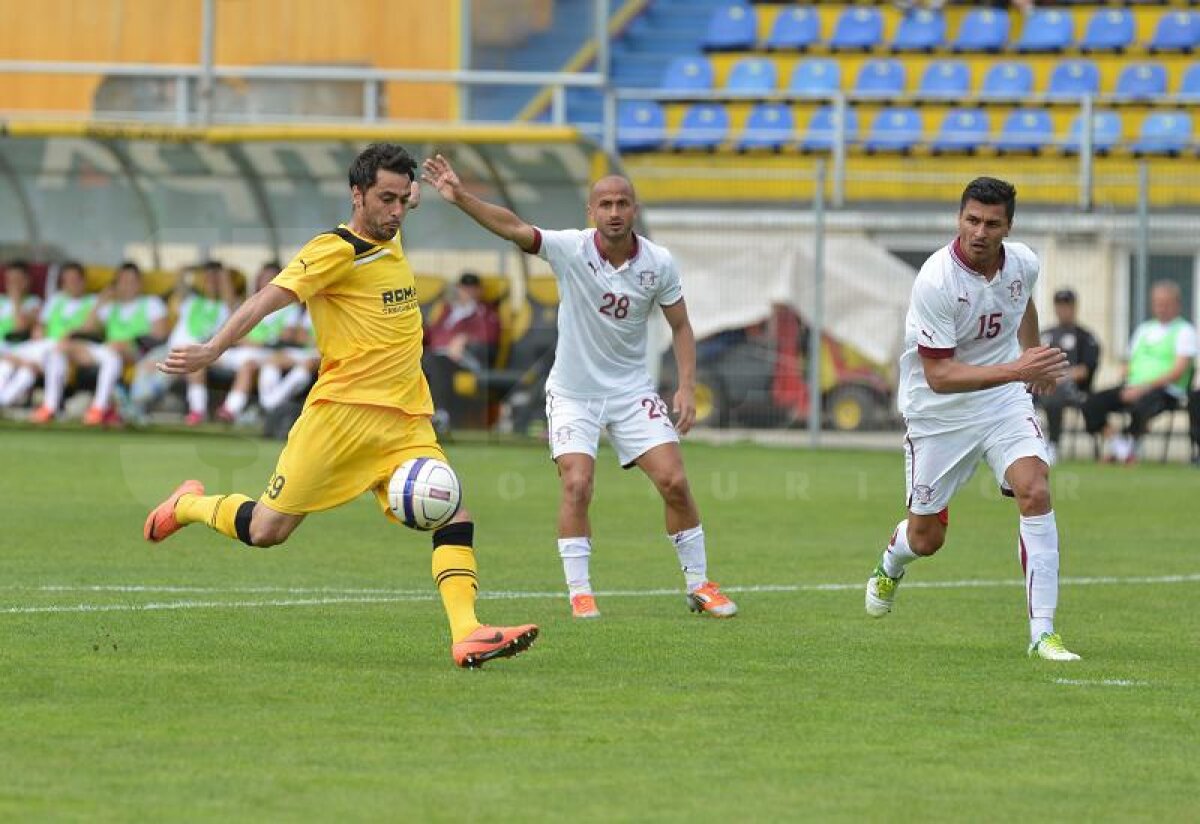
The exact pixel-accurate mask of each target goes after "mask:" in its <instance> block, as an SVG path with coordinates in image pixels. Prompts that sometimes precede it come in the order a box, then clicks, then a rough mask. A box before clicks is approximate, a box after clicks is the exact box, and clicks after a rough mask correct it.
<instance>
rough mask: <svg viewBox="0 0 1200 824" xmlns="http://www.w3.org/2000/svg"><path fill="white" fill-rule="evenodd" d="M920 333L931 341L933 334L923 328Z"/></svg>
mask: <svg viewBox="0 0 1200 824" xmlns="http://www.w3.org/2000/svg"><path fill="white" fill-rule="evenodd" d="M921 334H922V335H924V336H925V337H927V338H929V342H930V343H933V335H931V334H929V333H928V332H926V331H925V330H924V329H922V330H921Z"/></svg>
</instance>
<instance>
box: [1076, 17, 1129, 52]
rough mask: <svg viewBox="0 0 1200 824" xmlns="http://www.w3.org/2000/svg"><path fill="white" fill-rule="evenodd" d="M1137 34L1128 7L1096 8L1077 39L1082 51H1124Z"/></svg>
mask: <svg viewBox="0 0 1200 824" xmlns="http://www.w3.org/2000/svg"><path fill="white" fill-rule="evenodd" d="M1136 36H1137V32H1136V29H1135V27H1134V20H1133V12H1131V11H1130V10H1129V9H1096V10H1095V11H1093V12H1092V16H1091V18H1090V19H1089V20H1088V24H1087V30H1086V31H1085V32H1084V34H1083V39H1082V40H1080V41H1079V48H1080V49H1081V50H1082V51H1084V52H1099V51H1116V52H1120V51H1124V50H1125V49H1127V48H1129V47H1130V46H1131V45H1132V44H1133V41H1134V38H1135V37H1136Z"/></svg>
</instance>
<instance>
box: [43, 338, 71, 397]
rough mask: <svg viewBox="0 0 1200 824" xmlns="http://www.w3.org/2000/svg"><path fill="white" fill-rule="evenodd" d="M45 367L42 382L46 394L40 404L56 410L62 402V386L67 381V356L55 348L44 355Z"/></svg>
mask: <svg viewBox="0 0 1200 824" xmlns="http://www.w3.org/2000/svg"><path fill="white" fill-rule="evenodd" d="M45 369H46V373H45V379H44V380H43V381H42V383H43V384H44V387H43V388H44V389H45V392H46V394H45V398H44V400H43V401H42V406H45V407H47V408H49V409H50V410H51V411H53V412H57V411H58V407H59V405H60V404H62V396H63V387H64V386H65V385H66V383H67V356H66V355H64V354H63V353H62V352H59V351H56V350H55V351H51V352H50V353H49V354H47V355H46V366H45Z"/></svg>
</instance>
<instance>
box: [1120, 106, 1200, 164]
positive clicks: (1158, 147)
mask: <svg viewBox="0 0 1200 824" xmlns="http://www.w3.org/2000/svg"><path fill="white" fill-rule="evenodd" d="M1191 142H1192V116H1191V115H1190V114H1186V113H1184V112H1151V113H1150V114H1148V115H1146V119H1145V120H1143V121H1142V129H1141V133H1140V134H1139V135H1138V139H1137V142H1135V143H1134V144H1133V146H1131V147H1130V148H1132V149H1133V151H1134V153H1135V154H1172V155H1173V154H1179V153H1181V152H1185V151H1187V149H1188V146H1189V145H1190V144H1191Z"/></svg>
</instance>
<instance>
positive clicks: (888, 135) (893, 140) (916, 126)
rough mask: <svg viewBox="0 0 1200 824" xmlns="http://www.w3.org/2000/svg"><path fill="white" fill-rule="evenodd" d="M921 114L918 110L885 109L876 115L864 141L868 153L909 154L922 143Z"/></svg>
mask: <svg viewBox="0 0 1200 824" xmlns="http://www.w3.org/2000/svg"><path fill="white" fill-rule="evenodd" d="M922 132H923V128H922V126H921V114H920V112H918V111H917V110H916V109H908V108H893V109H883V110H881V111H880V112H879V113H878V114H877V115H875V122H874V123H872V124H871V133H870V134H869V135H867V138H866V139H865V140H864V141H863V148H864V149H866V150H867V151H868V152H907V151H909V150H910V149H912V147H913V146H915V145H917V143H919V142H920V141H921V136H922Z"/></svg>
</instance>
